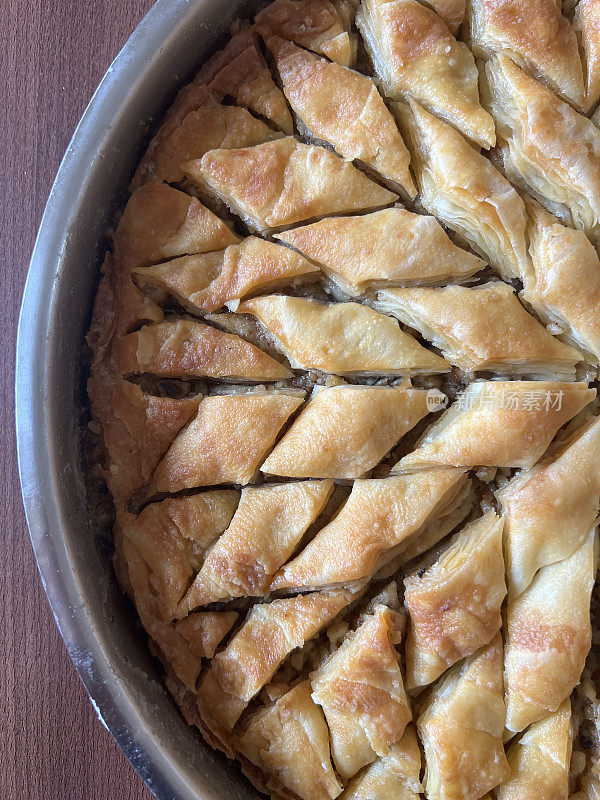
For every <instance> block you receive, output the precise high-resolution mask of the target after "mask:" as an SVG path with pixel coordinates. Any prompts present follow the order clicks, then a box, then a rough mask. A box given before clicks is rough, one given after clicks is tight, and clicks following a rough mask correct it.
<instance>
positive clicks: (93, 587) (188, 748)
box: [16, 0, 259, 800]
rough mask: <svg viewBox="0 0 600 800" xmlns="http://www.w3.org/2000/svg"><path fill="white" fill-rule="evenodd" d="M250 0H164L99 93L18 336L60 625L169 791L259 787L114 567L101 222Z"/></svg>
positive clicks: (103, 706)
mask: <svg viewBox="0 0 600 800" xmlns="http://www.w3.org/2000/svg"><path fill="white" fill-rule="evenodd" d="M257 5H258V3H257V2H251V1H250V2H248V0H246V1H244V0H158V2H157V3H156V4H155V5H154V6H153V8H152V9H151V11H150V12H149V13H148V15H147V16H146V17H145V18H144V20H143V21H142V22H141V23H140V25H139V26H138V28H137V29H136V30H135V32H134V33H133V35H132V36H131V38H130V39H129V41H128V42H127V44H126V45H125V47H124V48H123V50H122V51H121V53H120V54H119V55H118V56H117V58H116V59H115V61H114V62H113V64H112V66H111V67H110V68H109V70H108V72H107V73H106V75H105V77H104V79H103V80H102V82H101V84H100V86H99V87H98V89H97V90H96V93H95V94H94V96H93V98H92V100H91V102H90V104H89V106H88V108H87V110H86V111H85V113H84V115H83V117H82V119H81V121H80V123H79V126H78V127H77V130H76V131H75V134H74V136H73V139H72V140H71V143H70V144H69V147H68V149H67V152H66V154H65V157H64V159H63V161H62V164H61V166H60V169H59V171H58V174H57V176H56V180H55V182H54V186H53V188H52V191H51V193H50V197H49V199H48V203H47V206H46V210H45V212H44V216H43V219H42V223H41V226H40V229H39V232H38V236H37V240H36V244H35V248H34V251H33V255H32V258H31V263H30V267H29V273H28V276H27V283H26V286H25V292H24V296H23V304H22V308H21V317H20V321H19V331H18V340H17V374H16V424H17V446H18V456H19V470H20V477H21V487H22V493H23V501H24V504H25V511H26V516H27V523H28V525H29V531H30V534H31V541H32V543H33V547H34V550H35V554H36V558H37V563H38V567H39V571H40V575H41V578H42V581H43V584H44V588H45V590H46V594H47V595H48V599H49V601H50V605H51V606H52V611H53V613H54V616H55V619H56V623H57V625H58V627H59V629H60V632H61V634H62V637H63V639H64V641H65V644H66V646H67V649H68V651H69V655H70V656H71V658H72V659H73V662H74V664H75V666H76V668H77V671H78V672H79V675H80V677H81V679H82V681H83V683H84V684H85V687H86V689H87V691H88V692H89V695H90V699H91V701H92V703H93V704H94V706H95V708H96V711H97V713H98V716H99V717H100V719H101V721H102V722H103V723H104V725H105V726H106V727H107V728H108V730H109V731H110V732H111V733H112V735H113V736H114V738H115V739H116V741H117V742H118V744H119V745H120V746H121V748H122V749H123V751H124V752H125V754H126V756H127V757H128V758H129V760H130V761H131V763H132V764H133V766H134V768H135V769H136V770H137V772H138V773H139V775H140V776H141V777H142V778H143V779H144V780H145V781H146V783H147V784H148V786H149V787H150V789H151V790H152V791H153V792H154V794H155V795H156V797H158V798H160V800H167V798H169V799H173V800H174V798H177V800H192V799H194V800H198V798H204V800H225V798H226V799H227V800H237V799H238V798H239V800H242V798H244V800H252V798H258V797H259V795H258V793H256V792H255V791H254V790H253V789H252V788H251V787H250V785H249V783H248V782H247V781H246V780H245V779H244V778H243V776H242V775H241V772H240V771H239V769H238V768H237V766H235V765H234V764H233V763H232V762H228V761H227V759H225V757H222V756H221V755H220V754H216V753H214V752H213V751H212V750H211V749H210V748H209V747H208V746H206V745H205V744H204V741H203V740H202V737H201V736H200V734H199V733H198V731H196V730H195V729H192V728H189V727H188V726H187V725H186V724H185V722H184V720H183V718H182V716H181V714H180V713H179V711H178V709H177V708H176V706H175V705H174V703H173V702H172V700H171V699H170V697H169V696H168V694H167V692H166V691H165V689H164V688H163V686H162V683H161V679H160V675H159V672H158V670H157V668H156V665H155V663H154V661H153V659H152V658H151V656H150V655H149V652H148V649H147V646H146V642H145V641H144V637H143V636H141V635H140V632H139V629H138V628H137V627H136V622H135V619H134V617H133V615H132V613H131V609H130V608H129V607H128V605H127V603H126V602H125V601H124V599H123V597H122V595H121V593H120V591H119V589H118V587H117V586H116V581H115V578H114V575H113V572H112V566H111V563H110V551H109V549H108V547H107V532H106V530H103V529H102V526H101V524H100V523H99V521H98V520H97V519H95V515H94V513H93V511H92V508H91V507H90V505H89V502H88V500H87V498H86V490H85V485H84V479H83V475H82V469H81V466H80V438H81V436H80V434H81V430H80V418H81V409H82V408H83V407H84V406H85V380H86V375H85V363H86V349H85V341H84V336H85V333H86V330H87V328H88V325H89V322H90V316H91V308H92V302H93V298H94V293H95V291H96V287H97V284H98V279H99V263H100V260H101V257H102V251H103V247H104V239H103V237H104V232H105V231H106V229H107V226H108V224H109V221H110V219H111V217H112V215H113V213H114V210H115V208H116V206H117V204H118V202H119V201H120V199H121V198H122V197H123V193H124V191H125V189H126V187H127V183H128V181H129V179H130V177H131V173H132V168H133V166H134V165H135V163H136V161H137V160H138V158H139V155H140V153H141V150H142V148H143V145H144V143H145V142H146V141H147V138H148V133H149V131H150V130H151V128H152V127H153V126H154V124H155V121H156V120H157V119H159V118H160V114H161V113H162V112H163V111H164V109H165V108H166V106H167V105H168V103H169V102H170V101H171V99H172V98H173V97H174V95H175V93H176V91H177V89H178V88H179V87H180V86H181V85H182V84H183V83H184V82H185V81H186V80H187V79H189V78H190V77H191V75H192V74H193V72H194V68H196V67H198V66H199V65H200V64H201V63H202V61H203V60H204V59H205V58H206V57H207V56H208V55H210V53H211V52H212V51H213V50H214V49H215V48H216V47H217V46H218V45H221V44H222V43H223V41H224V39H225V37H226V35H227V31H228V27H229V24H230V23H231V22H232V21H233V20H234V19H235V18H236V17H239V16H244V15H247V14H249V13H251V12H252V11H253V10H254V9H255V8H256V6H257Z"/></svg>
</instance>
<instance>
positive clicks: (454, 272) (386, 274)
mask: <svg viewBox="0 0 600 800" xmlns="http://www.w3.org/2000/svg"><path fill="white" fill-rule="evenodd" d="M275 238H276V239H280V240H281V241H282V242H286V243H287V244H289V245H291V246H292V247H294V248H295V249H296V250H299V251H300V252H301V253H303V254H304V255H305V256H306V257H307V258H310V259H311V261H314V262H316V263H318V264H320V265H321V267H322V268H323V271H324V272H325V274H326V275H327V276H328V278H329V280H330V282H331V284H332V286H333V287H334V288H335V289H339V290H341V292H342V293H343V294H346V295H348V296H350V297H352V296H356V295H359V294H362V293H363V292H365V291H367V290H368V289H377V288H383V287H386V288H391V287H393V286H411V285H417V286H418V285H420V284H430V283H438V282H439V283H443V282H445V281H448V280H452V281H464V280H467V279H468V278H470V277H471V276H472V275H473V274H474V273H476V272H478V271H479V270H480V269H482V268H483V266H484V263H483V261H482V260H481V259H480V258H478V257H477V256H475V255H473V253H470V252H468V251H467V250H463V249H462V248H460V247H457V246H456V245H455V244H454V243H453V242H452V241H451V239H450V238H449V237H448V235H447V234H446V233H445V231H444V229H443V228H442V226H441V225H440V224H439V222H437V221H436V219H435V218H434V217H429V216H425V215H423V214H413V213H412V212H411V211H407V210H406V209H404V208H398V207H394V208H384V209H382V210H381V211H374V212H373V213H371V214H363V215H361V216H359V217H331V218H329V219H323V220H320V221H319V222H314V223H312V225H303V226H302V227H300V228H292V229H291V230H289V231H283V233H278V234H276V236H275Z"/></svg>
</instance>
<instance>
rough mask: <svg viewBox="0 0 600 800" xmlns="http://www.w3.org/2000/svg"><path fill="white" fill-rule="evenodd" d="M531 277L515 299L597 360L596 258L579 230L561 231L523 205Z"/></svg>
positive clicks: (599, 279) (599, 286)
mask: <svg viewBox="0 0 600 800" xmlns="http://www.w3.org/2000/svg"><path fill="white" fill-rule="evenodd" d="M528 211H529V216H530V225H529V229H528V232H529V252H530V253H531V263H532V268H533V269H532V273H531V275H530V276H528V277H527V279H526V280H525V286H524V288H523V291H522V292H521V295H520V296H521V298H522V299H523V300H524V301H525V302H526V303H527V304H529V305H530V306H531V307H532V308H533V309H534V310H535V312H536V313H537V314H538V315H539V316H540V317H541V318H542V319H543V320H544V322H546V323H548V324H552V325H554V326H557V327H556V329H557V333H558V335H559V337H560V338H561V339H563V340H564V341H566V342H568V343H569V344H571V345H573V346H574V347H577V348H579V349H581V350H582V351H583V352H584V354H585V355H586V360H587V361H590V362H591V363H593V364H596V363H597V362H598V361H599V360H600V314H598V308H600V259H598V253H597V252H596V250H595V248H594V246H593V245H592V243H591V242H590V241H589V239H588V238H587V236H586V235H585V233H583V231H575V230H573V229H572V228H567V227H566V226H565V225H563V224H562V223H561V222H559V220H557V219H556V217H553V216H552V215H551V214H548V212H547V211H545V210H544V209H543V208H541V207H540V206H539V205H537V203H536V204H533V203H530V204H528Z"/></svg>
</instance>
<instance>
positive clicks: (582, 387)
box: [393, 381, 596, 473]
mask: <svg viewBox="0 0 600 800" xmlns="http://www.w3.org/2000/svg"><path fill="white" fill-rule="evenodd" d="M595 396H596V390H595V389H590V388H589V387H588V385H587V384H586V383H563V382H560V381H475V382H474V383H470V384H469V386H468V387H467V388H466V390H465V391H464V392H463V393H462V395H460V396H459V397H458V399H457V400H456V401H455V402H454V403H453V404H452V406H451V407H450V408H449V409H448V410H447V411H445V412H444V413H443V414H442V416H441V417H439V419H438V421H437V422H435V423H434V424H433V425H432V426H431V427H430V428H429V429H428V430H427V431H425V434H424V435H423V437H422V438H421V440H420V441H419V442H418V444H417V448H416V449H415V450H413V452H412V453H409V454H408V455H406V456H404V458H402V459H401V460H400V461H399V462H398V464H396V466H395V467H394V469H393V472H395V473H402V472H411V471H413V470H419V469H431V468H434V467H469V468H470V467H477V466H490V467H491V466H494V467H521V468H522V467H527V468H528V467H531V466H532V465H533V464H535V462H536V461H537V460H538V459H539V458H540V457H541V455H542V454H543V453H544V451H545V450H546V448H547V447H548V445H549V444H550V442H551V440H552V438H553V437H554V435H555V434H556V432H557V431H558V429H559V428H560V427H561V426H562V425H564V424H565V423H566V422H568V421H569V420H570V419H571V418H572V417H574V416H575V414H577V413H579V412H580V411H581V410H582V409H583V408H585V406H587V405H588V403H590V402H591V401H592V400H593V399H594V397H595Z"/></svg>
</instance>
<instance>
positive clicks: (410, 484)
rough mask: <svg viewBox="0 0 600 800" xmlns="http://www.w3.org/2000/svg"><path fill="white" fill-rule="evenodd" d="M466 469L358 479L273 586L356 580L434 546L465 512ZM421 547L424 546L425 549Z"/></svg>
mask: <svg viewBox="0 0 600 800" xmlns="http://www.w3.org/2000/svg"><path fill="white" fill-rule="evenodd" d="M468 490H469V483H468V481H467V478H466V476H465V474H464V471H463V470H456V469H447V470H441V471H439V472H438V471H437V470H434V471H431V472H423V473H419V474H416V475H410V476H400V477H395V478H382V479H372V480H359V481H355V482H354V485H353V487H352V493H351V494H350V497H349V498H348V500H347V502H346V503H345V505H344V506H342V508H341V509H340V511H339V512H338V514H337V515H336V516H335V517H334V519H333V520H332V521H331V522H330V523H329V524H328V525H326V526H325V527H324V528H322V529H321V530H320V531H319V532H318V533H317V535H316V536H315V537H314V539H312V541H311V542H309V543H308V545H307V546H306V547H305V548H304V550H302V551H301V552H300V554H299V555H297V556H296V558H294V559H293V560H292V561H290V562H289V563H288V564H286V565H285V566H284V567H282V569H281V570H280V571H279V573H278V575H276V576H275V580H274V581H273V585H272V588H273V589H274V590H278V589H309V588H316V587H321V586H336V585H338V584H348V583H350V584H352V583H353V582H354V581H360V580H362V579H364V578H368V577H371V576H372V575H374V574H375V573H376V572H377V570H378V569H380V568H381V567H382V566H383V565H385V564H387V563H389V562H390V561H392V560H394V559H396V560H398V561H400V562H402V561H403V555H404V554H405V553H406V558H405V560H406V561H408V560H410V558H413V557H414V556H416V555H418V554H419V553H421V552H423V550H426V549H427V548H429V547H431V546H433V545H434V544H435V543H436V542H438V541H439V540H440V539H441V538H443V536H445V535H446V534H447V533H449V532H450V531H451V530H452V529H453V528H454V527H455V526H456V525H457V524H458V523H459V522H460V521H461V520H462V519H463V517H464V516H465V515H466V513H467V512H468V510H469V508H470V503H469V502H468ZM421 548H422V549H421Z"/></svg>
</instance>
